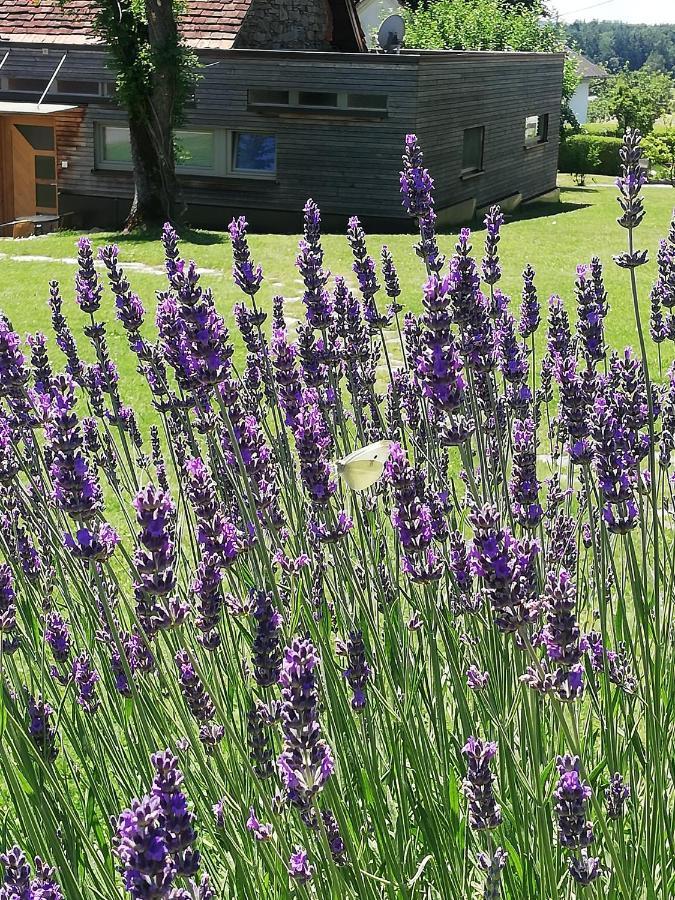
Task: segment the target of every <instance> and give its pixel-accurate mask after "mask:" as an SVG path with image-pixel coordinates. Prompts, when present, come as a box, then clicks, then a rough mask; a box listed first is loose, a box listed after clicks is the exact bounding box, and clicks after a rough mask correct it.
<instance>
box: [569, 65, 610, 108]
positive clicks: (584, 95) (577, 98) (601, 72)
mask: <svg viewBox="0 0 675 900" xmlns="http://www.w3.org/2000/svg"><path fill="white" fill-rule="evenodd" d="M568 54H569V56H571V58H572V59H573V60H574V61H575V62H576V64H577V74H578V76H579V78H580V81H579V84H578V85H577V86H576V88H575V91H574V93H573V94H572V96H571V98H570V107H571V109H572V112H573V113H574V115H575V116H576V119H577V122H578V123H579V124H580V125H584V124H585V123H586V122H587V121H588V101H589V92H590V85H591V81H593V80H594V79H596V78H609V72H608V71H607V69H603V67H602V66H599V65H597V64H596V63H594V62H591V60H590V59H586V57H585V56H582V55H581V54H580V53H575V52H574V51H573V50H570V51H568Z"/></svg>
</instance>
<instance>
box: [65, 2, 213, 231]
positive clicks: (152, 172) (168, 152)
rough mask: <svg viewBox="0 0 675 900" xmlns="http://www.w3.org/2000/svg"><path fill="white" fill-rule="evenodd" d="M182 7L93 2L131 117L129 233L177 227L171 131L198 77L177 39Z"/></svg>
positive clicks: (97, 25) (96, 27)
mask: <svg viewBox="0 0 675 900" xmlns="http://www.w3.org/2000/svg"><path fill="white" fill-rule="evenodd" d="M66 2H67V0H66ZM181 5H182V4H181V0H168V2H167V0H96V6H97V12H96V14H95V18H94V22H93V26H94V30H95V31H96V33H97V34H98V35H99V36H100V37H101V39H102V40H103V41H104V42H105V44H106V45H107V46H108V48H109V50H110V54H111V57H112V61H113V63H114V65H115V68H116V70H117V72H118V76H117V92H118V95H119V97H120V100H121V102H122V103H123V105H124V106H125V107H126V110H127V114H128V117H129V133H130V139H131V154H132V160H133V168H134V199H133V202H132V204H131V209H130V211H129V215H128V217H127V221H126V225H125V228H126V229H127V230H130V229H132V228H135V227H138V226H147V225H156V224H161V223H163V222H166V221H167V220H173V219H175V218H176V215H177V212H178V205H177V197H178V186H177V182H176V160H175V148H174V130H175V128H176V126H177V125H179V124H180V122H181V118H182V113H183V110H184V107H185V102H186V100H187V98H188V96H189V95H190V93H191V91H192V88H193V86H194V83H195V79H196V71H197V62H196V57H195V56H194V54H192V52H191V51H190V50H189V49H188V48H187V47H186V45H185V44H184V42H183V41H182V39H181V37H180V34H179V32H178V25H177V18H178V14H179V13H180V10H181Z"/></svg>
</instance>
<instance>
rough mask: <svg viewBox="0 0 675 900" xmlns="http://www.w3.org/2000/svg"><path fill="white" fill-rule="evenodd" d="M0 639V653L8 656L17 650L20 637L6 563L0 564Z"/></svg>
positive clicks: (9, 573) (8, 567)
mask: <svg viewBox="0 0 675 900" xmlns="http://www.w3.org/2000/svg"><path fill="white" fill-rule="evenodd" d="M0 638H1V640H2V645H1V646H2V652H3V653H6V654H7V655H8V656H11V654H12V653H15V652H16V651H17V650H18V649H19V644H20V643H21V636H20V634H19V631H18V628H17V623H16V592H15V590H14V577H13V575H12V570H11V568H10V566H9V565H8V564H7V563H0Z"/></svg>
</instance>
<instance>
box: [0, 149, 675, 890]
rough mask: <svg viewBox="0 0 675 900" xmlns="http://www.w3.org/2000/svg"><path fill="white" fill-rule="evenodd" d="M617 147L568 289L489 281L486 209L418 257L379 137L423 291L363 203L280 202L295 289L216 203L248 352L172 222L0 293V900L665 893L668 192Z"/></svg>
mask: <svg viewBox="0 0 675 900" xmlns="http://www.w3.org/2000/svg"><path fill="white" fill-rule="evenodd" d="M640 156H641V151H640V137H639V134H637V133H635V132H628V133H627V135H626V137H625V141H624V147H623V150H622V161H623V175H622V177H621V178H620V179H619V182H618V184H617V192H618V196H619V203H620V206H617V213H618V215H619V216H620V218H619V219H618V224H617V226H616V230H617V233H618V234H623V235H624V237H625V250H624V251H623V252H622V253H621V254H620V255H619V256H615V257H614V259H602V260H600V259H597V258H587V255H586V253H585V250H584V247H583V246H580V247H579V267H578V269H577V278H576V284H575V295H576V296H575V302H574V303H570V302H563V300H561V299H560V298H559V297H557V296H553V297H551V298H550V299H549V298H548V297H541V296H540V292H539V291H538V289H537V283H538V280H539V278H540V277H541V273H537V272H535V271H534V270H533V269H532V268H531V267H529V266H528V267H527V268H526V269H525V271H524V272H523V273H522V282H521V283H522V292H521V297H519V298H513V299H510V298H509V297H507V296H506V294H504V293H502V291H501V290H500V282H501V280H502V268H501V262H500V246H499V245H500V231H501V230H502V228H503V227H504V228H508V227H509V226H508V225H506V226H504V223H503V217H502V215H501V212H500V210H499V208H498V207H493V208H492V209H491V210H490V212H489V213H488V215H487V218H486V221H485V226H486V229H487V230H486V241H485V246H484V247H483V246H481V247H472V245H471V235H470V233H469V231H468V230H467V229H464V230H462V231H461V232H460V235H459V237H458V240H457V244H456V247H455V252H454V255H452V258H449V259H446V258H445V257H444V256H443V255H442V254H441V252H440V250H439V247H438V242H437V236H436V231H435V215H434V201H433V180H432V177H431V175H432V174H433V173H431V175H430V173H428V172H427V170H426V169H425V168H424V163H423V157H422V151H421V149H420V147H419V146H418V144H417V141H416V139H415V138H414V136H409V137H408V139H407V142H406V147H405V152H404V155H403V169H402V173H401V194H402V201H403V203H404V205H405V207H406V209H407V211H408V213H409V214H410V216H411V219H413V220H414V221H415V223H416V225H417V226H418V227H419V239H418V242H417V244H416V247H415V250H416V252H417V255H418V257H419V260H418V263H419V271H420V279H419V280H420V291H421V294H422V307H423V312H422V314H421V315H419V316H416V315H414V314H413V313H411V312H409V311H407V310H406V309H405V308H403V306H402V304H401V302H400V301H401V298H402V292H401V287H400V283H399V278H398V275H397V264H398V263H397V260H396V259H395V258H394V257H393V256H392V254H391V253H390V252H389V251H388V250H387V249H386V248H382V249H380V248H379V247H375V246H371V243H372V242H370V241H368V238H367V236H366V235H365V233H364V231H363V228H362V227H361V224H360V223H359V221H358V219H352V220H350V222H349V228H348V235H347V238H348V242H349V245H350V247H351V250H352V253H353V272H352V273H343V274H344V275H345V276H346V275H348V274H349V277H348V278H346V277H341V276H340V275H339V274H335V273H333V274H330V273H329V272H328V271H327V268H326V264H325V261H324V251H323V248H322V236H321V219H320V211H319V209H318V208H317V206H316V205H315V204H314V203H313V202H312V201H308V203H307V205H306V207H305V229H304V238H303V240H302V241H301V242H300V247H299V251H298V257H297V268H298V271H299V273H300V276H301V278H302V281H303V295H302V302H303V306H304V319H303V320H302V321H300V322H296V321H295V320H294V319H293V321H291V317H290V316H289V315H288V310H287V309H285V305H284V299H283V298H282V297H277V298H275V300H274V304H273V308H272V309H269V310H267V309H265V307H264V306H263V305H262V304H261V302H260V299H259V293H260V290H261V286H262V284H263V277H264V275H263V270H262V268H261V267H260V265H259V264H258V263H259V261H258V260H255V259H253V258H252V254H251V251H250V248H249V241H248V234H247V224H246V221H245V219H244V218H240V219H237V220H235V221H234V222H233V223H232V224H231V226H230V236H231V245H232V252H233V256H234V260H233V278H234V282H235V284H236V285H237V287H238V289H240V291H241V302H240V303H238V304H237V306H236V308H235V310H234V318H235V321H236V327H237V329H238V332H239V335H238V336H237V337H236V342H237V343H240V342H243V345H244V346H245V350H246V353H245V358H244V356H243V355H240V354H236V355H235V353H234V345H233V344H234V336H231V335H230V334H229V333H228V329H227V327H226V324H225V321H224V319H223V318H222V316H221V315H220V313H219V312H218V311H217V308H216V299H215V298H214V296H213V295H212V293H211V291H210V290H209V289H208V288H207V287H206V282H207V280H208V279H206V278H205V279H204V280H203V281H202V280H200V277H199V271H198V268H197V265H196V264H195V263H193V262H191V261H188V260H186V259H184V258H183V256H182V254H181V245H180V241H179V238H178V236H177V234H176V232H175V231H174V230H173V229H172V228H171V227H170V226H166V227H165V229H164V232H163V236H162V243H163V250H164V256H165V268H166V286H165V288H164V289H163V290H162V291H161V292H160V293H159V294H158V295H157V297H156V298H151V297H144V298H143V299H142V300H141V298H139V296H137V295H136V294H135V293H134V292H133V284H132V283H130V280H127V277H126V275H125V272H124V260H123V259H122V258H121V253H120V250H119V249H118V247H116V246H114V245H111V246H107V247H105V248H103V249H101V250H100V252H99V253H98V254H96V255H95V253H94V250H93V248H92V245H91V243H90V241H89V240H88V239H86V238H82V239H81V240H80V241H79V244H78V271H77V274H76V289H75V296H74V298H73V297H72V296H71V293H70V291H68V290H66V288H65V286H64V287H63V289H62V287H61V286H60V285H59V284H58V283H57V282H55V281H53V282H51V284H50V285H48V286H45V290H46V291H47V290H48V291H49V293H50V306H51V321H52V331H53V333H51V334H49V335H48V336H45V335H43V334H41V333H33V334H29V335H24V334H18V333H17V332H16V331H15V330H14V328H13V326H12V323H11V321H9V319H7V318H6V317H5V316H2V318H0V515H1V517H2V528H0V555H1V556H2V562H1V563H0V677H1V682H2V683H1V685H0V703H1V705H0V798H1V799H2V806H3V820H2V829H1V832H0V849H4V853H2V855H1V856H0V861H1V862H2V870H3V873H4V874H3V878H4V881H3V883H2V885H1V886H0V900H122V898H125V897H130V898H138V900H141V898H145V900H160V898H166V900H215V898H250V900H254V898H256V900H257V898H261V897H262V898H291V897H300V898H317V900H344V898H364V900H375V898H378V900H379V898H386V900H399V898H405V900H414V898H415V900H417V898H419V900H455V898H457V900H463V898H466V900H469V898H479V897H482V898H484V900H498V898H509V900H548V898H550V900H557V898H561V900H563V898H564V900H571V898H576V897H581V896H588V897H595V898H601V897H602V898H605V897H607V898H617V900H618V898H621V900H629V898H640V900H642V898H645V900H663V898H667V897H671V896H675V845H674V841H675V786H674V784H673V777H674V775H675V764H674V761H673V760H674V759H675V757H674V756H673V753H672V752H671V750H670V747H671V742H672V740H673V739H674V738H675V721H674V717H675V686H674V677H675V670H674V663H675V647H674V644H673V633H674V632H673V603H674V601H675V546H674V541H673V534H674V532H673V528H674V525H675V519H674V514H675V508H674V505H673V490H674V489H675V474H674V473H675V456H674V451H675V363H674V362H673V360H674V358H675V353H674V350H673V347H674V345H675V343H674V342H675V219H674V220H673V225H672V226H671V229H670V232H669V234H667V235H664V236H663V237H664V239H663V241H661V243H660V244H659V246H656V247H652V246H650V247H647V246H643V244H642V243H641V240H640V224H641V221H642V219H643V216H644V214H645V209H644V206H643V197H642V187H643V177H644V176H643V174H642V170H641V168H640V165H639V160H640ZM621 229H623V232H622V231H621ZM648 254H649V257H650V258H656V260H657V263H658V274H657V277H656V280H652V279H651V278H650V279H647V278H645V277H644V276H643V271H644V270H643V269H642V266H643V265H644V263H645V262H646V259H647V255H648ZM95 256H96V258H95ZM98 262H101V263H102V264H103V267H104V269H103V270H102V269H101V268H100V266H98V265H97V263H98ZM260 262H261V263H264V260H261V261H260ZM617 266H618V267H619V269H620V270H621V274H622V275H623V276H624V277H625V280H626V284H627V290H628V291H629V292H630V297H631V298H632V302H633V314H634V317H635V329H636V332H637V335H638V344H637V346H635V347H634V348H629V347H626V348H624V347H616V348H613V347H610V346H608V345H607V340H606V327H605V326H606V323H607V322H608V321H609V319H608V317H611V315H612V310H611V305H612V297H611V296H608V293H607V291H606V289H605V277H606V275H605V273H606V271H607V270H608V269H609V268H611V267H617ZM353 276H355V277H356V283H357V284H358V291H356V292H354V291H352V290H351V289H350V284H352V277H353ZM1 277H2V276H1V273H0V278H1ZM77 307H79V310H80V311H81V313H84V314H85V315H86V316H87V324H86V327H85V328H84V332H83V333H79V332H78V333H74V332H73V330H71V326H70V324H69V319H71V318H72V312H73V311H75V310H76V309H77ZM113 315H114V316H115V317H116V318H117V320H118V322H119V323H121V326H122V327H123V328H124V331H125V334H126V338H127V341H128V346H129V350H130V352H131V353H133V354H134V356H135V359H136V362H137V367H138V373H139V374H140V377H141V378H142V381H143V384H144V390H145V396H144V400H143V409H142V410H141V409H138V408H131V407H130V406H128V405H126V404H125V403H124V402H123V399H122V398H123V395H124V386H123V385H122V384H121V382H120V375H119V372H120V371H122V367H120V369H118V367H117V365H116V360H115V359H114V358H113V357H112V354H111V351H110V349H109V342H108V340H107V335H106V318H108V319H111V318H112V317H113ZM391 335H394V336H395V337H394V339H393V341H392V339H391V337H390V336H391ZM385 336H386V337H387V339H385ZM655 346H656V348H657V350H658V352H657V353H655V349H654V348H655ZM542 348H543V352H542ZM81 351H82V353H81ZM91 354H93V357H92V356H91ZM86 358H95V360H96V362H94V363H90V362H85V361H84V360H85V359H86ZM655 359H658V364H657V365H656V366H655V365H654V360H655ZM64 360H65V362H66V364H65V368H64V367H63V362H64ZM148 421H150V422H152V423H154V424H152V425H151V426H150V427H149V428H147V431H146V423H147V422H148Z"/></svg>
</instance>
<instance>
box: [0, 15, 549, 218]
mask: <svg viewBox="0 0 675 900" xmlns="http://www.w3.org/2000/svg"><path fill="white" fill-rule="evenodd" d="M256 2H257V0H193V2H191V3H190V4H189V5H188V13H187V14H186V18H185V20H184V22H183V23H182V27H183V33H184V34H185V36H186V39H187V40H188V41H189V42H190V43H191V44H192V45H193V46H194V47H195V49H196V50H197V52H198V54H199V58H200V62H201V66H202V67H201V72H200V76H201V77H200V80H199V82H198V84H197V87H196V91H195V96H194V99H193V101H192V102H191V103H190V105H189V108H188V110H187V116H186V122H185V125H184V126H183V127H182V128H181V130H180V131H179V132H178V133H177V135H176V143H177V148H178V173H179V182H180V187H181V191H182V199H183V201H184V202H185V203H186V205H187V215H188V219H189V221H190V222H191V224H193V225H198V226H207V227H216V228H222V227H224V226H225V224H226V223H227V222H228V221H229V218H230V216H231V215H232V214H233V213H240V212H245V213H246V215H247V216H248V217H249V218H251V219H253V220H258V221H259V222H260V223H261V224H262V225H263V226H264V225H267V226H268V230H273V229H275V228H277V227H284V226H285V225H289V226H291V227H297V224H298V222H299V217H300V211H301V209H302V206H303V204H304V202H305V200H306V199H307V197H310V196H311V197H313V198H314V199H315V200H316V201H317V202H318V203H319V204H320V206H321V207H322V210H323V212H324V215H325V216H326V217H327V218H330V217H331V216H335V217H337V218H339V219H340V221H341V222H343V221H344V218H345V217H346V216H349V215H358V216H360V217H362V218H363V219H364V220H367V221H370V222H371V223H373V224H376V223H379V222H381V223H382V224H383V225H385V223H386V225H387V227H391V226H394V227H395V224H396V220H398V221H399V222H400V223H401V224H403V223H404V222H405V215H404V211H403V209H402V207H401V203H400V199H399V195H398V172H399V169H400V158H401V152H402V148H403V144H404V139H405V135H406V134H407V133H409V132H415V133H417V134H418V136H419V138H420V143H421V145H422V147H423V148H424V151H425V155H426V162H427V164H428V166H429V168H430V170H431V172H432V174H433V176H434V179H435V182H436V191H437V194H436V199H437V209H438V212H439V215H440V217H441V220H443V217H444V216H445V217H446V218H447V219H450V218H451V217H452V216H453V215H454V216H459V217H462V216H468V217H470V213H471V211H472V209H474V208H476V207H479V208H480V207H483V206H486V205H487V204H489V203H492V202H495V201H500V200H504V199H505V198H519V199H524V200H527V199H531V198H535V197H537V196H540V195H543V194H545V193H547V192H548V191H550V190H552V189H553V188H554V187H555V179H556V169H557V159H558V132H559V116H560V97H561V87H562V67H563V56H562V54H538V53H488V52H444V51H443V52H433V51H427V52H413V51H409V52H402V53H400V54H396V55H389V54H382V53H369V52H367V51H366V50H365V45H364V42H363V35H362V33H361V32H360V29H359V27H358V22H357V20H356V18H355V14H354V10H353V8H352V3H351V0H342V2H340V3H338V0H319V2H316V0H264V6H265V9H266V11H267V14H266V15H262V11H261V10H262V7H261V6H256ZM23 3H24V0H0V222H4V221H9V220H11V219H13V218H17V217H19V216H22V215H30V214H34V213H38V214H39V213H41V212H45V213H47V212H54V213H58V214H59V215H61V216H70V217H71V219H72V221H73V224H77V225H84V226H92V225H98V226H101V227H116V226H118V225H119V224H120V223H121V222H122V221H123V220H124V217H125V214H126V212H127V211H128V207H129V202H130V198H131V196H132V193H133V183H132V172H131V155H130V146H129V137H128V129H127V126H126V122H125V114H124V110H123V108H122V107H121V106H120V105H119V104H118V103H117V101H116V98H115V73H114V72H113V71H111V69H110V67H109V63H108V59H107V54H106V49H105V47H103V46H102V45H101V44H99V43H97V42H96V41H95V39H94V38H93V36H92V35H91V33H90V25H89V22H90V20H91V16H90V15H88V14H87V7H88V6H89V0H71V2H70V3H69V4H68V5H67V6H66V7H64V8H63V9H61V7H60V6H59V5H58V2H57V0H43V2H42V3H41V4H40V5H39V6H37V7H36V6H35V4H33V3H32V2H29V0H25V7H23V8H22V5H23ZM303 3H306V4H309V7H311V9H312V10H313V13H312V15H309V13H308V14H307V15H306V16H305V17H304V19H303V17H302V15H300V13H301V11H302V4H303ZM45 5H46V6H47V7H49V9H51V12H52V15H51V16H46V17H45V18H40V20H39V22H36V20H35V18H34V16H35V11H36V10H40V9H42V10H43V11H44V7H45ZM272 7H277V16H278V22H277V24H276V26H275V25H274V21H275V20H274V19H272V20H270V9H271V8H272ZM317 8H320V9H321V10H322V14H321V16H319V17H318V18H317V16H316V15H314V13H316V10H317ZM284 9H286V11H287V12H288V11H289V9H290V10H291V12H293V14H292V15H289V16H287V17H285V18H284V17H283V15H282V14H283V12H284ZM66 10H69V12H68V14H67V15H68V16H69V17H70V18H69V19H66V18H65V17H66ZM228 11H229V12H228ZM228 15H229V18H228V17H227V16H228ZM31 17H33V18H31ZM249 17H251V18H249ZM256 17H257V18H256ZM256 22H257V23H258V24H256ZM270 22H272V26H271V25H270ZM270 27H272V31H270ZM275 29H276V30H275ZM282 32H283V33H282ZM262 46H264V47H269V48H270V49H262ZM256 224H257V222H256Z"/></svg>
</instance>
